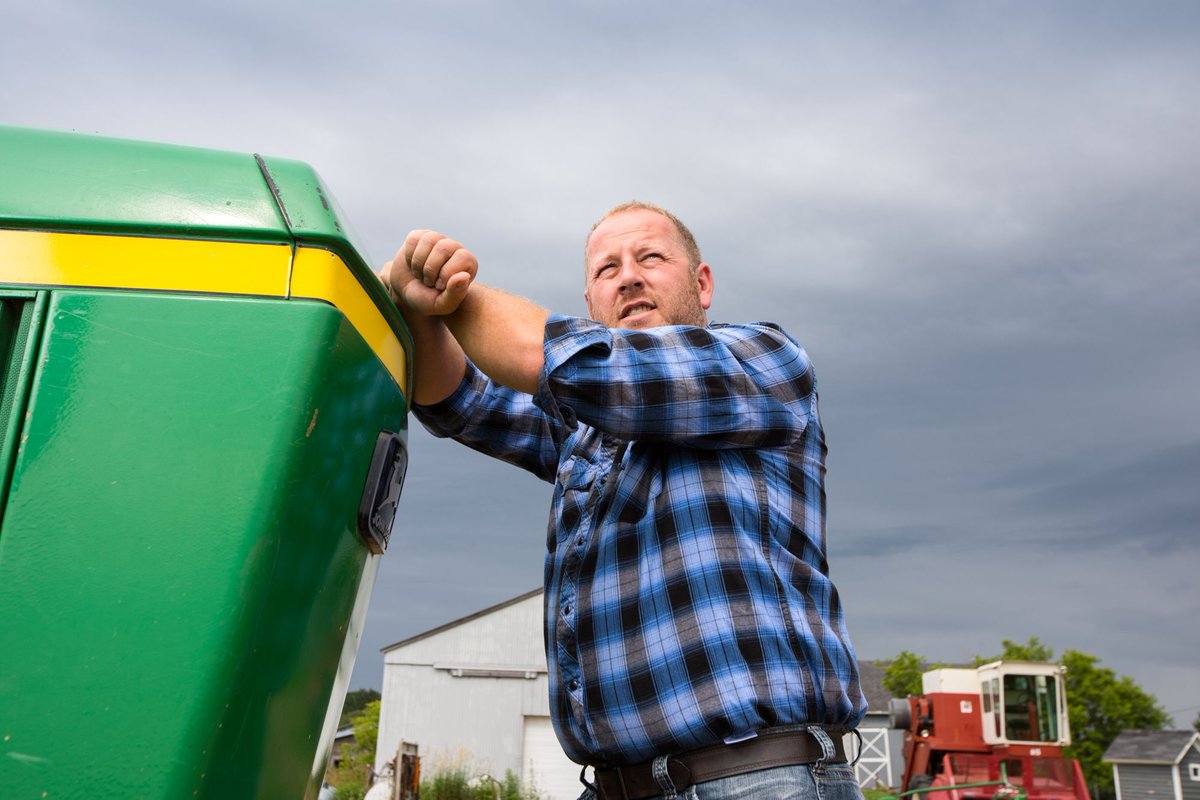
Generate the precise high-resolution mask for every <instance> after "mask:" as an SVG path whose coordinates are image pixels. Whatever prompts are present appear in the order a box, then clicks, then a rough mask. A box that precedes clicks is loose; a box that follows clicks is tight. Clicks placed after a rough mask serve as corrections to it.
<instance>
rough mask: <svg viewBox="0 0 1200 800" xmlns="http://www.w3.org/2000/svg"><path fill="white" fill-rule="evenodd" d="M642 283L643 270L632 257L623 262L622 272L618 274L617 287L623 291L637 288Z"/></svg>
mask: <svg viewBox="0 0 1200 800" xmlns="http://www.w3.org/2000/svg"><path fill="white" fill-rule="evenodd" d="M641 285H642V271H641V269H640V268H639V267H638V263H637V261H635V260H633V259H632V258H627V259H624V260H623V261H622V262H621V273H620V274H619V275H618V276H617V288H618V289H620V290H621V291H627V290H629V289H636V288H638V287H640V286H641Z"/></svg>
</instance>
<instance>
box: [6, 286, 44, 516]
mask: <svg viewBox="0 0 1200 800" xmlns="http://www.w3.org/2000/svg"><path fill="white" fill-rule="evenodd" d="M45 300H46V293H45V292H21V291H11V292H5V291H0V380H2V381H3V383H2V384H0V516H2V515H3V513H4V506H5V504H6V502H7V500H8V479H9V476H10V474H11V471H12V462H13V458H14V456H15V455H16V449H17V437H18V436H19V435H20V432H21V422H22V420H23V419H24V416H25V398H26V396H27V395H28V394H29V381H30V377H31V375H32V372H33V358H34V356H35V355H36V353H37V343H38V336H37V334H38V332H39V331H40V330H41V325H42V315H43V314H44V313H45Z"/></svg>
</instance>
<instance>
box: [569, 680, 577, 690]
mask: <svg viewBox="0 0 1200 800" xmlns="http://www.w3.org/2000/svg"><path fill="white" fill-rule="evenodd" d="M567 688H568V689H570V690H571V691H572V692H577V691H579V681H571V682H570V683H568V684H567Z"/></svg>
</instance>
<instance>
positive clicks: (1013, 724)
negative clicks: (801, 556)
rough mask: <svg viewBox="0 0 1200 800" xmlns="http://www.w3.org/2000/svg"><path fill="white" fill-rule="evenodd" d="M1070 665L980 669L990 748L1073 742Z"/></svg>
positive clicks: (1012, 664)
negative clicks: (1067, 683)
mask: <svg viewBox="0 0 1200 800" xmlns="http://www.w3.org/2000/svg"><path fill="white" fill-rule="evenodd" d="M1065 672H1066V668H1065V667H1061V666H1058V665H1057V664H1039V663H1032V662H1028V661H995V662H993V663H991V664H985V665H983V666H982V667H979V668H978V673H979V689H980V694H981V700H982V704H981V705H982V708H981V711H982V718H983V719H982V722H983V740H984V741H985V742H987V743H988V744H990V745H1000V746H1003V745H1009V744H1027V745H1039V744H1043V745H1053V746H1058V747H1062V746H1066V745H1069V744H1070V743H1071V729H1070V724H1069V722H1068V720H1067V704H1066V695H1065V694H1064V693H1063V674H1064V673H1065Z"/></svg>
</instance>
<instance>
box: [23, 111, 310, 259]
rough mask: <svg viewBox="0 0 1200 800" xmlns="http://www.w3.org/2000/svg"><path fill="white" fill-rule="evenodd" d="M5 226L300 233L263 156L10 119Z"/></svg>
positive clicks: (227, 234) (259, 236)
mask: <svg viewBox="0 0 1200 800" xmlns="http://www.w3.org/2000/svg"><path fill="white" fill-rule="evenodd" d="M0 227H9V228H30V229H37V230H70V231H109V232H122V233H129V232H141V233H155V234H162V235H169V236H200V237H204V238H229V239H238V240H249V241H262V240H266V241H287V240H288V239H290V236H289V235H288V232H287V227H286V226H285V225H284V223H283V219H282V217H281V215H280V213H279V209H278V208H277V207H276V204H275V200H274V198H273V197H272V195H271V192H270V190H269V189H268V187H267V185H266V181H264V180H263V177H262V174H261V172H260V170H259V168H258V164H257V163H256V162H255V160H254V157H253V156H250V155H242V154H237V153H225V152H220V151H216V150H203V149H199V148H194V147H177V146H174V145H165V144H152V143H147V142H134V141H126V140H123V139H111V138H107V137H103V136H87V135H82V134H74V133H58V132H52V131H37V130H27V129H23V128H3V127H0Z"/></svg>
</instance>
